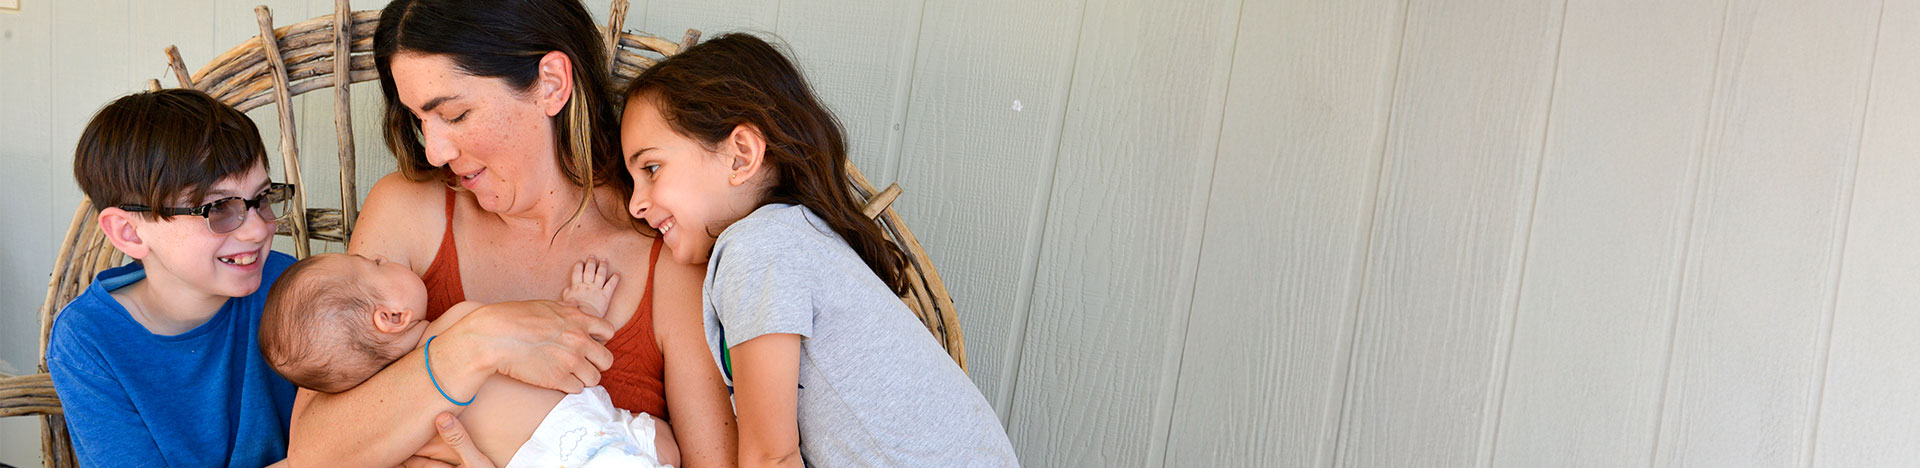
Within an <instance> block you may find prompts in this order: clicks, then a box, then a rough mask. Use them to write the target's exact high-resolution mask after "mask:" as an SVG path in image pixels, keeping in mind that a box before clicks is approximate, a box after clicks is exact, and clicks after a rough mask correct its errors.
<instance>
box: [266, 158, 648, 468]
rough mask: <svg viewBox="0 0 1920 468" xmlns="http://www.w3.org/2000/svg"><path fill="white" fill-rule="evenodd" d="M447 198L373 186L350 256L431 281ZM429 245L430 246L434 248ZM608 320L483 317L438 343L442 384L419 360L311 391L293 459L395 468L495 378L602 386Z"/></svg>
mask: <svg viewBox="0 0 1920 468" xmlns="http://www.w3.org/2000/svg"><path fill="white" fill-rule="evenodd" d="M444 190H445V189H444V188H442V187H439V186H437V185H435V184H432V183H424V182H413V181H410V180H407V179H405V178H404V177H401V176H399V175H398V174H393V175H388V176H387V177H384V178H382V179H380V182H379V183H378V184H375V185H374V188H373V191H372V193H370V194H368V196H367V205H366V209H365V210H364V211H362V212H361V213H360V218H359V222H358V224H357V226H356V232H355V233H354V236H353V239H352V241H351V243H350V245H349V246H348V248H347V250H348V251H350V252H353V253H357V254H367V255H381V256H385V257H386V258H387V259H388V260H392V261H398V262H406V263H407V264H408V265H409V266H410V267H413V269H414V271H416V272H417V271H423V270H425V269H426V266H425V265H426V264H429V263H431V262H432V261H433V258H432V257H433V253H432V252H433V250H432V249H435V248H437V246H438V240H439V239H440V237H441V234H443V232H442V231H444V226H445V224H446V216H445V213H444V211H443V210H440V209H422V208H424V207H434V208H439V207H442V206H445V192H444ZM429 237H430V238H429ZM612 331H613V330H612V326H610V325H608V324H607V323H606V321H605V320H602V319H599V318H596V317H592V316H588V315H586V314H583V313H580V312H579V311H578V310H574V309H572V308H570V307H563V306H559V305H558V304H556V303H551V302H547V303H514V304H497V305H495V306H488V307H483V308H481V309H480V310H477V311H475V312H474V313H473V314H472V316H469V317H467V319H465V320H460V321H458V323H455V324H454V325H453V326H452V328H450V329H448V330H447V332H446V333H442V334H441V335H440V336H439V337H438V338H437V339H435V340H434V342H433V346H432V349H431V351H432V358H433V378H432V379H431V380H430V379H429V378H428V376H427V372H426V364H427V363H426V354H425V353H424V352H423V350H415V351H414V352H411V353H408V354H407V355H405V356H403V357H401V358H400V360H398V361H395V362H394V363H393V364H391V365H389V366H388V367H387V368H386V369H384V370H382V371H380V373H378V374H375V375H374V376H373V377H371V378H369V379H367V381H366V382H364V383H362V384H360V386H358V387H354V388H353V389H351V390H348V391H346V392H342V393H338V394H321V393H315V392H309V391H304V390H302V391H301V392H300V394H299V396H298V397H296V398H295V399H294V408H293V424H292V426H293V427H292V434H290V436H289V438H288V439H289V440H288V450H287V454H288V459H289V460H290V461H291V462H292V464H294V465H296V466H393V465H395V464H398V463H399V462H400V461H401V460H404V459H406V458H407V456H408V455H409V454H411V453H413V452H414V451H415V450H416V449H419V448H420V447H421V446H422V445H423V444H424V443H425V442H426V441H427V440H428V439H429V438H431V437H433V433H434V432H433V429H432V428H433V426H432V425H431V424H432V423H431V421H432V418H433V417H434V415H436V414H439V413H440V412H443V411H453V412H457V411H458V410H459V409H460V408H459V407H458V406H455V405H454V404H452V403H451V402H449V401H447V399H446V398H445V397H442V396H441V395H440V391H439V390H435V389H434V385H433V383H431V382H435V381H437V382H438V383H439V385H440V386H441V388H442V389H444V390H445V391H446V392H447V394H448V395H450V396H451V397H453V398H471V397H472V396H473V395H474V394H475V393H476V392H477V391H478V389H479V387H480V385H481V384H482V383H483V382H485V381H486V379H487V377H488V376H490V375H493V374H495V373H499V374H505V375H507V376H508V377H513V378H516V379H520V380H523V381H526V382H528V383H531V384H534V385H539V386H542V387H548V388H553V389H556V390H562V391H570V392H578V391H580V387H581V386H582V385H583V384H594V383H598V382H599V379H600V373H599V369H603V368H605V366H606V365H607V364H608V363H610V362H612V354H611V353H609V352H608V351H607V349H606V348H605V347H604V346H601V345H600V344H599V343H598V342H596V341H595V340H594V338H595V337H601V338H602V339H604V337H607V336H611V335H612Z"/></svg>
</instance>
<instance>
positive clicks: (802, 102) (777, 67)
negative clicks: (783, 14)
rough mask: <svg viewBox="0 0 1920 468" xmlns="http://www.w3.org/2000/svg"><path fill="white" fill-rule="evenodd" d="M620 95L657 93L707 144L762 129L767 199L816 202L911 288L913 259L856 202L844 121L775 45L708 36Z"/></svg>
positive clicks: (683, 127)
mask: <svg viewBox="0 0 1920 468" xmlns="http://www.w3.org/2000/svg"><path fill="white" fill-rule="evenodd" d="M622 95H623V96H625V97H626V99H627V100H628V101H629V102H631V101H632V100H634V99H651V100H652V102H653V103H654V104H655V105H656V107H657V108H659V109H660V114H661V117H663V118H664V119H665V120H666V121H667V124H668V126H670V127H672V128H673V131H674V132H675V133H678V134H680V135H682V136H685V137H687V138H691V139H694V140H696V141H699V142H701V143H702V144H704V145H706V146H707V147H708V148H714V147H718V146H719V144H720V142H722V141H724V140H725V139H726V138H727V136H728V135H731V134H732V133H733V130H734V128H736V127H739V126H741V125H748V126H752V127H753V128H756V129H759V130H760V133H761V134H762V135H763V136H764V137H765V138H766V140H767V144H766V155H765V162H763V163H762V164H763V165H764V166H763V167H766V168H768V169H769V170H770V171H771V174H772V175H773V178H772V186H771V187H769V188H768V189H767V193H766V195H765V196H764V197H763V198H762V199H761V200H760V203H762V204H768V203H785V204H793V205H804V206H806V207H807V208H809V209H812V210H813V212H814V214H816V215H819V216H820V219H822V220H825V221H826V222H827V225H828V227H830V228H832V229H833V232H834V233H835V234H839V235H840V238H841V239H845V240H846V241H847V244H848V245H850V246H852V247H853V250H854V252H857V253H859V254H860V259H861V260H864V261H865V262H866V263H867V267H868V268H871V269H873V273H874V274H875V275H878V276H879V277H880V279H881V280H882V281H885V282H886V283H887V287H889V288H891V289H893V292H894V293H896V294H899V293H904V292H905V291H906V284H907V283H906V277H905V272H904V271H903V269H904V267H905V265H906V257H905V256H904V255H903V254H902V253H901V252H900V247H899V246H898V245H894V243H893V242H891V241H888V240H887V237H886V235H885V234H883V233H882V232H881V231H880V224H879V223H877V222H874V220H872V219H869V218H867V217H866V215H864V214H861V212H860V204H859V203H858V202H857V201H855V200H854V197H853V190H852V187H853V185H852V182H850V181H849V180H848V178H847V172H846V166H847V144H846V136H845V133H843V132H842V131H841V129H840V122H839V120H837V119H835V118H834V116H833V113H832V112H830V111H828V110H827V108H826V106H824V105H821V104H820V100H819V99H816V98H815V97H814V95H813V90H812V89H811V88H809V87H808V86H807V81H806V79H805V78H804V77H802V76H801V75H800V70H799V69H798V68H795V67H794V66H793V62H792V61H790V60H788V59H787V56H786V55H785V54H782V53H781V52H780V51H779V50H778V49H775V48H774V46H773V45H772V44H768V43H767V41H764V40H761V39H760V38H758V37H754V36H752V35H748V34H726V35H722V36H720V37H715V38H713V39H709V40H707V41H706V42H702V43H700V44H699V45H695V46H693V47H691V48H688V49H687V50H685V51H682V52H680V53H679V54H677V55H674V56H672V57H668V58H667V59H666V60H662V61H660V63H658V64H655V65H653V66H652V67H649V68H647V70H646V71H644V72H641V73H640V76H639V77H637V78H634V80H633V83H631V84H629V85H627V90H626V92H625V93H622ZM630 184H631V182H629V183H628V186H629V187H630V186H631V185H630ZM628 195H629V197H630V196H631V195H632V193H631V192H630V191H629V192H628Z"/></svg>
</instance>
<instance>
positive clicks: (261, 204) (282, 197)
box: [120, 184, 293, 234]
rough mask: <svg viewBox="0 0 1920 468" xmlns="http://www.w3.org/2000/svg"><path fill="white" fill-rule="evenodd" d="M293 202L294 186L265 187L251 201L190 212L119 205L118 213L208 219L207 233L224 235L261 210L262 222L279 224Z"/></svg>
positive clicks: (221, 203) (227, 200) (240, 200)
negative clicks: (141, 213)
mask: <svg viewBox="0 0 1920 468" xmlns="http://www.w3.org/2000/svg"><path fill="white" fill-rule="evenodd" d="M292 199H293V184H268V185H267V190H266V191H265V192H260V196H257V197H253V199H245V198H240V197H227V198H222V199H219V200H214V201H213V202H212V203H208V204H205V205H200V206H196V207H192V208H159V209H155V208H151V207H147V206H145V205H120V209H122V210H127V211H132V212H143V211H151V212H155V213H159V214H162V215H166V216H180V215H192V216H199V217H203V218H207V229H208V230H211V231H213V233H214V234H226V233H229V232H233V230H235V229H240V225H242V224H246V223H247V212H248V211H252V210H254V209H258V210H260V218H261V219H270V220H274V221H279V220H281V219H283V218H284V217H285V216H286V214H287V201H288V200H292Z"/></svg>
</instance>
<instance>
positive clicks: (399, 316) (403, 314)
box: [373, 305, 413, 334]
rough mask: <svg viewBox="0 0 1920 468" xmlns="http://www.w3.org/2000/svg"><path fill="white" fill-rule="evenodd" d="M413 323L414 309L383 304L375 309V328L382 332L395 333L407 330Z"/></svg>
mask: <svg viewBox="0 0 1920 468" xmlns="http://www.w3.org/2000/svg"><path fill="white" fill-rule="evenodd" d="M412 324H413V310H410V309H407V308H405V307H393V306H390V305H381V306H379V307H376V308H374V309H373V328H374V329H376V330H380V333H386V334H395V333H400V332H403V331H407V326H408V325H412Z"/></svg>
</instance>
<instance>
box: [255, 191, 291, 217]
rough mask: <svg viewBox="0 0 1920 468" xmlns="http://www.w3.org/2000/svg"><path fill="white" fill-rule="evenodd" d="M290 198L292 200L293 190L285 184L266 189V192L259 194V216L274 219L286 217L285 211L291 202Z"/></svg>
mask: <svg viewBox="0 0 1920 468" xmlns="http://www.w3.org/2000/svg"><path fill="white" fill-rule="evenodd" d="M291 200H293V190H291V189H289V188H287V186H285V185H277V186H274V187H273V188H271V189H268V190H267V193H263V194H260V217H261V218H262V219H271V220H276V221H278V220H282V219H286V217H287V212H288V210H289V209H290V208H291V207H289V206H288V205H291V204H292V202H291Z"/></svg>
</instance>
